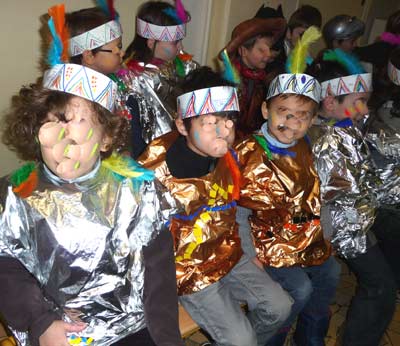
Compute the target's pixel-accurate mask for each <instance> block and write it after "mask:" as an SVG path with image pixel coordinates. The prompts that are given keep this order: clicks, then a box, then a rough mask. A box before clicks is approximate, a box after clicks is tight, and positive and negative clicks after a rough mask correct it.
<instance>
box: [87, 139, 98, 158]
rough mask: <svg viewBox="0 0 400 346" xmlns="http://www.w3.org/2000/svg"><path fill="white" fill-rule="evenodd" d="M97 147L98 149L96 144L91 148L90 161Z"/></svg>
mask: <svg viewBox="0 0 400 346" xmlns="http://www.w3.org/2000/svg"><path fill="white" fill-rule="evenodd" d="M98 147H99V143H96V144H95V145H94V146H93V149H92V151H91V152H90V155H89V158H90V159H91V158H92V157H93V155H94V154H95V153H96V151H97V148H98Z"/></svg>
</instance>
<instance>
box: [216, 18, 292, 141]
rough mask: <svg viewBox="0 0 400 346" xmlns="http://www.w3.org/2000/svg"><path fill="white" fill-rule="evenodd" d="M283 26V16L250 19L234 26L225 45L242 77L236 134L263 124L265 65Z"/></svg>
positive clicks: (241, 133) (269, 58)
mask: <svg viewBox="0 0 400 346" xmlns="http://www.w3.org/2000/svg"><path fill="white" fill-rule="evenodd" d="M285 28H286V23H285V20H284V19H283V18H268V19H265V18H252V19H249V20H246V21H244V22H242V23H240V24H239V25H237V26H236V27H235V28H234V29H233V31H232V39H231V41H230V42H229V43H228V44H227V45H226V47H225V48H224V49H225V50H226V52H227V53H228V55H229V56H230V57H231V58H233V63H234V65H235V67H236V68H237V70H238V72H239V75H240V79H241V83H240V87H239V104H240V116H239V119H238V124H237V135H238V136H239V137H244V136H246V135H247V134H250V133H252V132H253V131H254V130H256V129H258V128H259V127H260V125H261V123H262V115H261V111H260V109H261V103H262V101H263V100H264V98H265V82H266V78H267V74H266V71H265V67H266V66H267V63H268V62H269V61H270V60H272V59H271V47H272V46H273V45H274V43H275V42H276V41H277V40H278V39H279V37H281V36H283V34H284V32H285Z"/></svg>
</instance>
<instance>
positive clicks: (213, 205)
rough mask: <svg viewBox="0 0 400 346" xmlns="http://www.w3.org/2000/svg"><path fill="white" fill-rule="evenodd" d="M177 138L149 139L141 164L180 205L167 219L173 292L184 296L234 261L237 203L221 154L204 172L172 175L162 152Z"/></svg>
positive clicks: (171, 135)
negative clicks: (172, 256) (172, 259)
mask: <svg viewBox="0 0 400 346" xmlns="http://www.w3.org/2000/svg"><path fill="white" fill-rule="evenodd" d="M176 138H177V133H176V132H171V133H169V134H167V135H164V136H162V137H160V138H158V139H156V140H154V141H153V142H152V143H151V144H150V145H149V147H148V148H147V151H146V152H145V154H144V155H142V156H141V162H140V163H141V164H143V165H144V166H145V167H146V168H149V169H153V170H155V174H156V177H157V178H158V179H159V180H160V182H161V183H162V184H163V185H164V186H165V187H166V188H167V189H168V191H170V193H171V194H172V196H173V197H174V198H175V199H176V200H177V201H178V202H179V203H180V204H181V205H182V207H183V208H184V213H181V214H178V215H175V216H174V217H173V218H172V219H171V224H170V229H171V232H172V234H173V237H174V241H175V259H176V276H177V283H178V294H179V295H184V294H191V293H193V292H198V291H200V290H202V289H204V288H206V287H207V286H209V285H211V284H213V283H215V282H217V281H219V279H221V278H222V277H224V276H225V275H226V274H227V273H228V272H229V271H230V270H231V269H232V268H233V267H234V265H235V264H236V263H237V262H238V261H239V259H240V258H241V256H242V249H241V245H240V239H239V236H238V228H237V224H236V221H235V214H236V202H235V201H234V200H233V199H232V194H231V189H232V187H233V181H232V177H231V174H230V171H229V168H228V166H227V164H226V162H225V160H224V158H221V159H219V160H218V163H217V166H216V167H215V169H214V170H213V171H212V172H211V173H209V174H207V175H206V176H203V177H200V178H185V179H178V178H175V177H173V176H172V175H171V173H170V171H169V169H168V166H167V164H166V162H165V155H166V151H167V150H168V148H169V147H170V146H171V144H172V143H173V142H174V141H175V140H176Z"/></svg>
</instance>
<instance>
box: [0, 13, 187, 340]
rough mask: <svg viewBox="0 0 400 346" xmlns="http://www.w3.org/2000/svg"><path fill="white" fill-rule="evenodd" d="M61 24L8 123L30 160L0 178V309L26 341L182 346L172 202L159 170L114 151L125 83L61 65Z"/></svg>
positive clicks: (122, 124) (120, 141)
mask: <svg viewBox="0 0 400 346" xmlns="http://www.w3.org/2000/svg"><path fill="white" fill-rule="evenodd" d="M51 20H52V19H51ZM59 28H60V27H59ZM59 28H58V29H59ZM58 29H57V34H58V35H57V36H55V37H54V39H53V46H52V51H53V52H54V53H55V54H52V56H51V61H53V62H55V63H56V64H55V65H54V66H53V67H52V68H51V69H50V70H48V71H47V72H46V73H45V75H44V77H43V85H42V84H32V85H31V86H29V87H23V88H22V89H21V90H20V92H19V94H18V95H17V96H15V97H14V99H13V106H12V109H11V111H10V113H8V114H7V115H6V117H5V124H4V126H3V128H2V130H3V140H4V142H5V144H7V145H8V146H9V147H10V149H12V150H14V151H16V152H17V154H18V155H19V156H20V158H22V159H24V160H32V162H30V163H28V164H27V165H25V166H23V167H22V168H21V169H19V170H18V171H17V172H15V173H14V174H12V175H10V176H7V177H4V178H2V179H1V180H0V191H1V192H0V196H1V197H0V279H1V281H2V285H0V296H1V297H2V298H1V299H0V313H1V315H2V316H4V318H5V320H6V321H7V323H8V324H9V325H10V327H11V328H12V329H13V331H14V332H15V335H16V337H17V338H18V341H19V344H21V345H41V346H50V345H68V344H69V343H70V344H76V345H88V344H93V345H110V344H115V343H118V345H124V344H126V345H128V344H130V345H141V346H145V345H147V346H148V345H152V346H155V345H182V346H183V345H184V344H183V341H182V340H181V337H180V333H179V329H178V308H177V295H176V280H175V266H174V261H173V244H172V238H171V235H170V233H169V231H168V230H167V229H166V228H165V221H166V220H165V219H164V218H163V215H164V214H167V213H169V212H171V211H172V210H174V204H173V202H172V200H171V199H170V198H169V199H168V194H166V193H165V192H162V191H161V190H159V188H158V187H157V184H156V183H155V182H154V181H152V180H153V174H152V172H149V171H147V170H145V169H143V168H141V167H140V166H139V165H137V164H136V163H135V162H134V161H132V160H130V159H129V158H122V157H120V156H119V155H118V154H115V153H114V154H113V152H114V151H118V150H119V149H121V148H123V147H124V144H125V141H126V139H127V122H126V119H124V118H121V117H119V116H116V115H114V114H113V113H112V111H113V108H114V98H115V95H116V89H117V85H116V84H115V83H114V82H113V81H112V80H110V79H109V78H108V77H106V76H105V75H103V74H100V73H98V72H96V71H94V70H92V69H89V68H87V67H84V66H81V65H75V64H63V63H61V60H60V57H59V56H58V53H59V50H58V49H57V48H58V46H57V47H55V46H54V44H56V43H54V42H60V41H61V39H60V37H62V33H61V32H60V31H58ZM61 29H62V27H61ZM53 33H54V34H55V31H53ZM65 50H66V48H65V47H63V52H64V53H65ZM170 202H171V203H170ZM160 292H162V294H160Z"/></svg>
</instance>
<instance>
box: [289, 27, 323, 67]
mask: <svg viewBox="0 0 400 346" xmlns="http://www.w3.org/2000/svg"><path fill="white" fill-rule="evenodd" d="M320 37H321V32H320V31H319V30H318V28H317V27H315V26H310V27H309V28H308V29H307V30H306V31H304V34H303V36H302V37H301V38H300V39H299V40H298V41H297V43H296V46H295V47H294V49H293V51H292V52H291V54H290V56H289V58H288V60H287V63H286V71H287V72H288V73H303V72H304V71H305V70H306V67H307V62H306V59H307V55H308V48H309V46H310V44H311V43H313V42H315V41H317V40H318V39H319V38H320Z"/></svg>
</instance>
